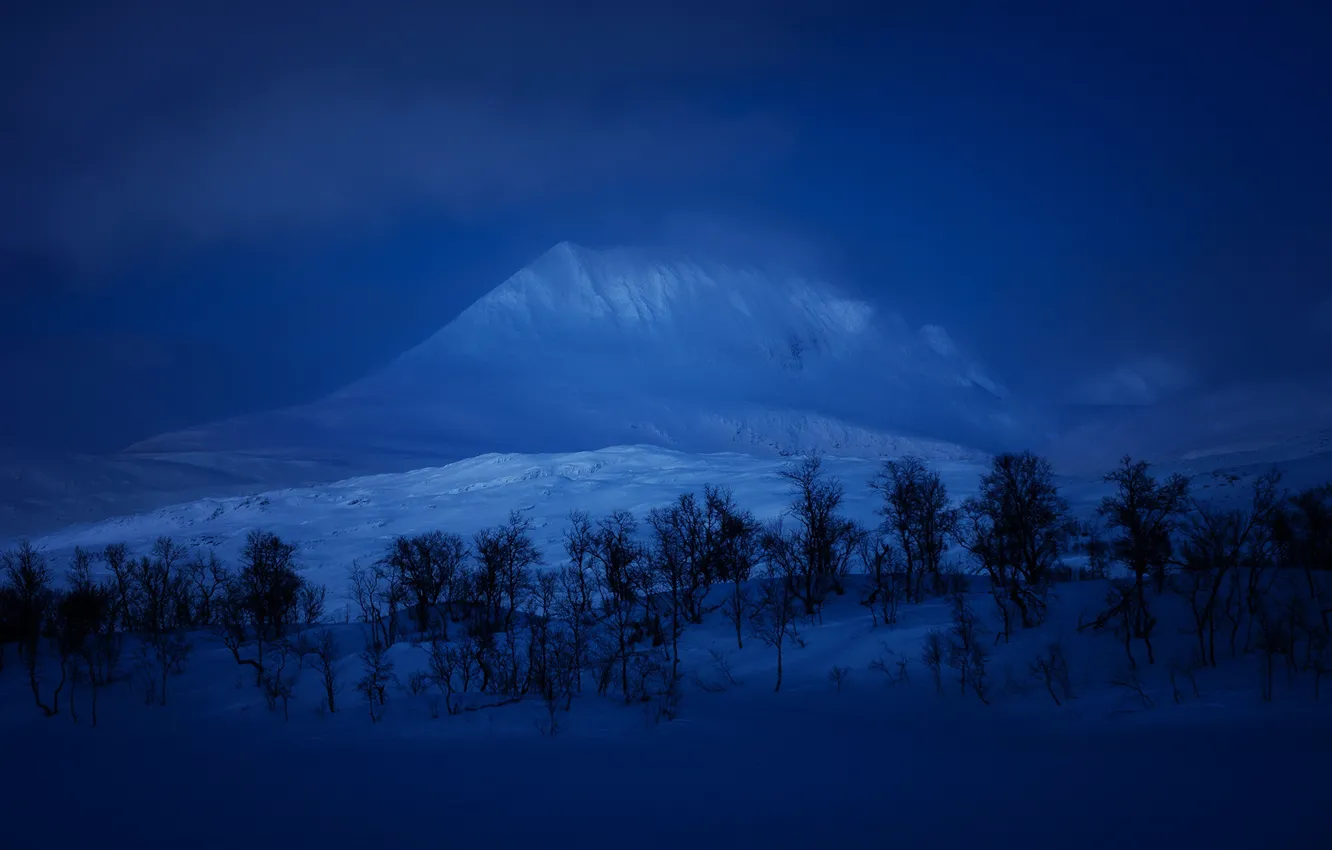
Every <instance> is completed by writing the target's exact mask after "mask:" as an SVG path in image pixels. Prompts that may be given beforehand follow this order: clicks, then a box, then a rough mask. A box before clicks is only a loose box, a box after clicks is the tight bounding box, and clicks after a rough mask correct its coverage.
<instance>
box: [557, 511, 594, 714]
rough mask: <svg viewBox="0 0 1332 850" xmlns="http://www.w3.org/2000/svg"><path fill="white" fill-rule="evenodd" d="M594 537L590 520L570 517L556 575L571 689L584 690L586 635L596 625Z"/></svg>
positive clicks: (577, 514)
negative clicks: (563, 557) (563, 563)
mask: <svg viewBox="0 0 1332 850" xmlns="http://www.w3.org/2000/svg"><path fill="white" fill-rule="evenodd" d="M596 542H597V541H596V535H595V532H594V531H593V529H592V523H591V520H589V519H588V516H587V514H586V513H583V512H582V511H573V512H572V513H570V514H569V528H568V530H567V531H565V533H564V552H565V555H566V556H567V557H568V563H567V564H566V566H565V567H564V568H563V569H562V570H560V572H559V583H560V598H559V600H558V603H557V610H558V612H559V617H560V618H561V619H562V620H564V622H565V624H566V625H567V627H568V629H569V652H570V653H571V654H572V656H573V657H572V659H571V660H570V664H571V665H572V668H573V673H574V688H575V690H578V691H581V690H582V689H583V668H584V667H585V666H586V665H587V652H588V640H589V631H590V630H591V629H592V628H593V627H594V626H595V625H596V612H595V608H594V604H595V601H596V591H597V576H596V572H595V571H594V570H593V568H592V565H593V561H592V548H593V547H594V546H595V545H596Z"/></svg>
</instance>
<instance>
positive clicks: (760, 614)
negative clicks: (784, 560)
mask: <svg viewBox="0 0 1332 850" xmlns="http://www.w3.org/2000/svg"><path fill="white" fill-rule="evenodd" d="M792 585H793V582H791V581H790V580H788V579H787V577H786V576H784V575H782V574H781V573H780V572H771V573H770V574H769V576H768V577H767V578H765V579H763V581H762V583H761V584H760V586H759V594H758V599H757V600H756V601H755V605H754V609H753V611H752V613H751V615H750V620H749V622H750V628H751V630H752V634H753V635H754V636H755V637H757V638H758V639H759V640H761V641H762V642H763V644H764V645H765V646H770V647H772V648H773V649H776V650H777V683H776V685H774V686H773V690H774V691H780V690H781V689H782V655H783V652H784V650H785V647H786V642H787V640H790V641H791V642H792V643H794V644H796V645H797V646H804V640H803V639H802V638H801V637H800V631H799V629H798V628H797V627H796V616H797V614H796V606H795V602H796V595H795V592H794V590H793V587H792Z"/></svg>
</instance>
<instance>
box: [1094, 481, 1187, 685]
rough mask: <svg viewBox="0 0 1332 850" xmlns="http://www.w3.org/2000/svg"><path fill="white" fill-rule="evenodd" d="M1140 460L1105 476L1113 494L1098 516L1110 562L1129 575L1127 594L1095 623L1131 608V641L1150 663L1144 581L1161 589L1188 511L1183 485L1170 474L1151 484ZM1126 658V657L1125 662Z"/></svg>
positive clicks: (1150, 617)
mask: <svg viewBox="0 0 1332 850" xmlns="http://www.w3.org/2000/svg"><path fill="white" fill-rule="evenodd" d="M1148 469H1149V466H1148V464H1147V463H1146V462H1145V461H1136V462H1135V461H1134V460H1133V459H1132V458H1130V457H1127V456H1126V457H1124V459H1123V460H1122V461H1121V462H1120V467H1119V469H1117V470H1115V471H1114V472H1111V473H1110V474H1108V475H1107V476H1106V477H1105V480H1106V482H1107V483H1111V484H1114V485H1115V487H1116V492H1115V493H1114V494H1113V495H1110V496H1106V497H1105V498H1104V499H1102V500H1101V505H1100V507H1099V509H1098V512H1099V513H1100V515H1101V516H1103V517H1105V519H1106V522H1107V524H1108V525H1109V527H1110V529H1111V531H1112V532H1113V534H1114V536H1113V537H1112V539H1111V541H1110V548H1111V552H1112V553H1113V557H1114V559H1115V560H1116V561H1118V562H1120V563H1122V564H1123V565H1124V566H1126V567H1128V569H1129V570H1130V571H1131V572H1132V573H1133V584H1132V588H1131V592H1130V593H1129V594H1125V595H1123V596H1122V597H1121V599H1120V600H1119V601H1118V602H1117V603H1116V604H1115V605H1114V606H1112V607H1111V609H1110V610H1108V611H1106V612H1105V613H1104V614H1102V615H1101V617H1099V618H1098V619H1097V624H1100V625H1103V624H1104V623H1105V622H1106V621H1108V620H1109V619H1110V618H1112V617H1114V616H1116V615H1122V614H1123V612H1125V611H1127V610H1129V609H1130V608H1131V610H1132V618H1131V621H1130V622H1129V623H1128V625H1129V627H1130V629H1131V630H1132V632H1133V635H1132V636H1133V637H1138V638H1141V639H1142V640H1143V643H1144V644H1145V645H1146V648H1147V663H1149V664H1154V663H1155V662H1156V657H1155V654H1154V653H1153V651H1152V642H1151V627H1152V626H1154V625H1155V617H1154V616H1153V615H1152V613H1151V608H1150V606H1149V605H1148V602H1147V579H1148V577H1149V576H1150V577H1154V578H1155V579H1156V582H1157V588H1158V590H1160V589H1164V587H1165V576H1166V567H1167V566H1168V565H1169V564H1170V563H1171V561H1172V558H1173V552H1174V543H1173V540H1172V537H1173V535H1174V533H1175V532H1176V530H1177V529H1178V528H1179V526H1180V523H1181V521H1182V520H1183V517H1184V515H1185V512H1186V511H1187V509H1188V498H1189V481H1188V479H1187V478H1185V477H1184V476H1182V475H1172V476H1170V478H1168V479H1166V480H1165V481H1163V482H1157V480H1156V479H1155V478H1154V477H1152V475H1151V474H1150V473H1149V472H1148ZM1131 659H1132V656H1131V655H1130V660H1131Z"/></svg>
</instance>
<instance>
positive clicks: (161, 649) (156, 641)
mask: <svg viewBox="0 0 1332 850" xmlns="http://www.w3.org/2000/svg"><path fill="white" fill-rule="evenodd" d="M192 648H193V645H192V644H191V643H190V641H189V640H188V639H187V638H186V636H185V633H184V632H183V631H175V632H163V633H161V634H149V635H145V636H144V638H143V639H142V640H141V641H140V643H139V645H138V647H137V649H136V650H135V653H134V660H135V672H136V673H137V674H138V676H139V681H140V683H141V684H142V685H143V688H144V701H145V702H146V703H147V704H148V705H166V704H167V682H168V681H169V680H170V678H171V677H172V676H178V675H180V674H181V673H183V672H184V671H185V661H186V659H188V658H189V655H190V651H191V649H192Z"/></svg>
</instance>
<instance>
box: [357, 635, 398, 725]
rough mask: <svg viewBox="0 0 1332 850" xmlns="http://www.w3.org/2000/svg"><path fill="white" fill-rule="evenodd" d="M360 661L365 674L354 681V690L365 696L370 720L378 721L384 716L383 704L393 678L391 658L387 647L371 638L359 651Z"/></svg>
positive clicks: (386, 702) (385, 702) (385, 701)
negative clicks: (360, 651) (361, 650)
mask: <svg viewBox="0 0 1332 850" xmlns="http://www.w3.org/2000/svg"><path fill="white" fill-rule="evenodd" d="M361 663H362V664H363V665H364V670H365V675H364V676H363V677H362V678H361V680H360V681H359V682H357V683H356V691H357V692H358V693H360V694H361V695H362V696H364V697H365V701H366V704H367V705H368V706H369V709H370V722H372V723H378V722H379V720H380V719H381V718H382V717H383V716H384V711H383V708H384V706H385V705H387V704H388V687H389V685H390V684H392V682H393V680H394V678H395V676H394V673H393V660H392V659H390V658H389V657H388V647H386V646H385V645H384V644H383V643H381V642H380V641H379V640H377V639H372V640H371V641H370V642H369V643H368V645H367V646H366V648H365V651H364V652H362V653H361Z"/></svg>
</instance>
